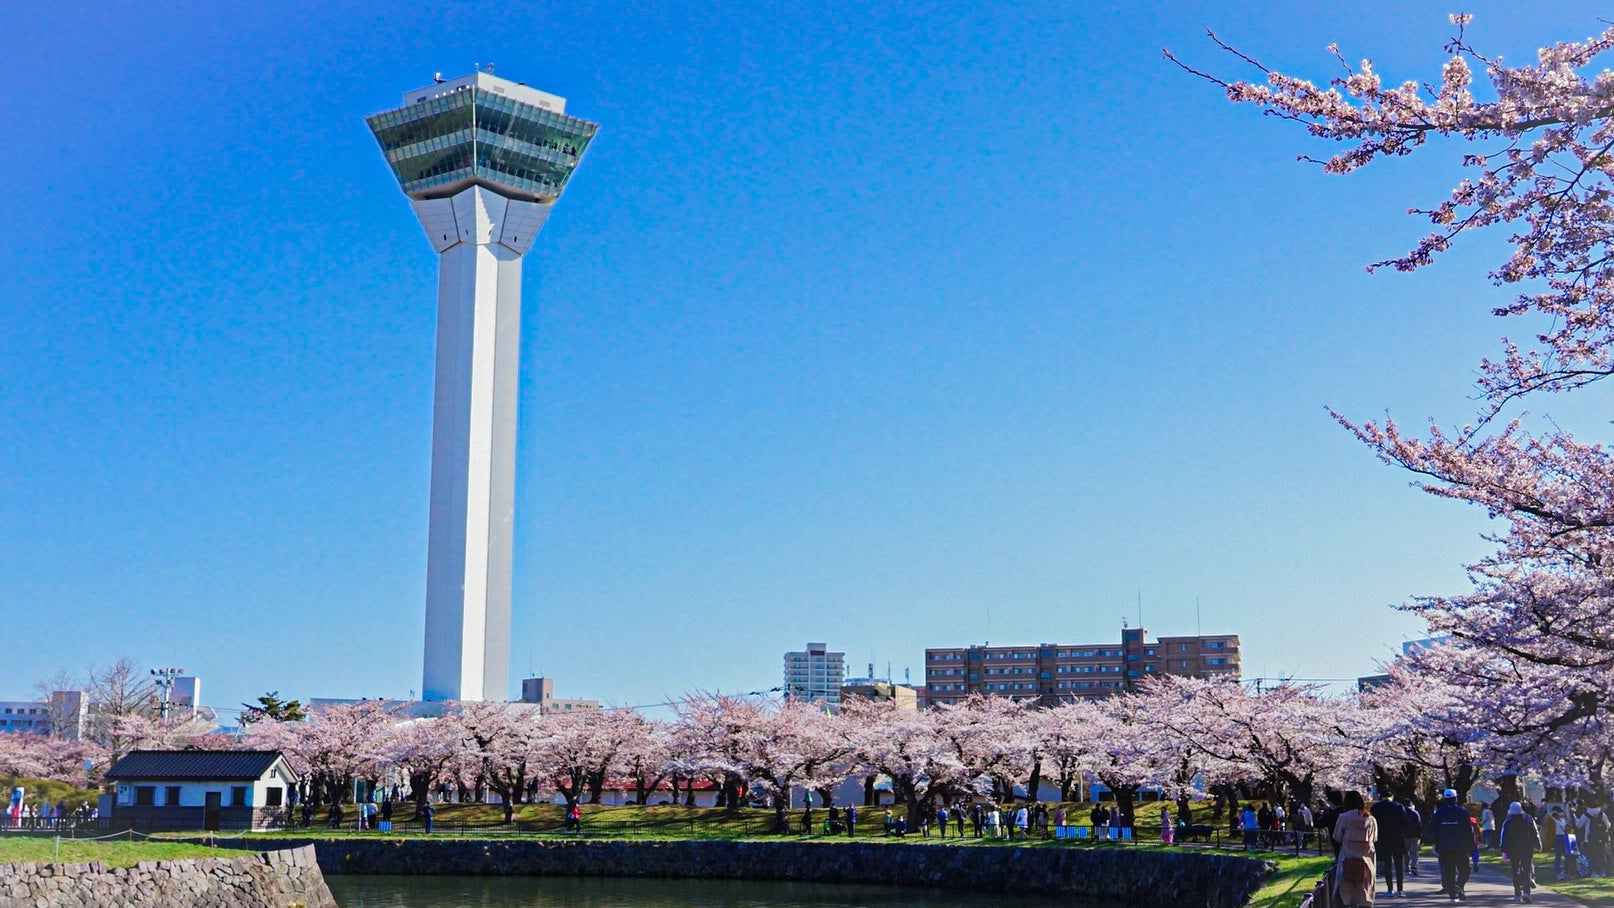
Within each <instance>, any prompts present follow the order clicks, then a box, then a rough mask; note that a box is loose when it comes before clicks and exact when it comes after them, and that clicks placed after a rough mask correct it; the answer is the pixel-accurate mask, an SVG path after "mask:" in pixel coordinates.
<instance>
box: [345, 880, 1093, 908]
mask: <svg viewBox="0 0 1614 908" xmlns="http://www.w3.org/2000/svg"><path fill="white" fill-rule="evenodd" d="M325 879H326V882H328V883H329V884H330V886H331V891H332V892H333V893H334V894H335V895H336V900H337V902H338V903H340V904H341V906H342V908H559V906H565V908H884V906H893V908H895V906H899V905H900V906H904V908H1003V905H1004V899H1005V898H1006V897H1012V904H1013V905H1014V906H1015V908H1054V906H1056V905H1057V906H1061V908H1070V906H1071V905H1072V901H1071V900H1070V899H1068V898H1064V899H1058V898H1054V897H1052V896H1034V895H1032V896H1028V895H1027V894H1025V893H1008V892H955V891H950V890H940V889H907V888H901V887H896V886H868V885H860V884H830V883H759V882H750V881H735V880H637V879H598V878H593V877H525V876H523V877H481V876H339V875H336V874H332V875H330V876H327V877H326V878H325ZM1089 908H1092V906H1089Z"/></svg>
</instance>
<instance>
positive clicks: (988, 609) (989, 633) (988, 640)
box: [985, 602, 992, 646]
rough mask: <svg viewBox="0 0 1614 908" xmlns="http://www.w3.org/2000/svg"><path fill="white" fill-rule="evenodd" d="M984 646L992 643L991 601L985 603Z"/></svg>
mask: <svg viewBox="0 0 1614 908" xmlns="http://www.w3.org/2000/svg"><path fill="white" fill-rule="evenodd" d="M985 645H986V646H991V645H992V603H990V602H988V603H987V604H986V643H985Z"/></svg>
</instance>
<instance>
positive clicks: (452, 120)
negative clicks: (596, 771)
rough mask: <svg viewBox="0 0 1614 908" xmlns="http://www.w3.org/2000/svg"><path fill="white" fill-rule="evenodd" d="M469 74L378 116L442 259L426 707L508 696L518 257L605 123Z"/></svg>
mask: <svg viewBox="0 0 1614 908" xmlns="http://www.w3.org/2000/svg"><path fill="white" fill-rule="evenodd" d="M565 104H566V102H565V100H564V99H563V98H559V97H556V96H555V95H550V94H546V93H544V92H539V91H536V90H534V89H531V88H527V87H526V86H524V85H519V84H517V83H514V82H510V81H508V80H505V79H498V78H495V77H493V76H492V75H488V74H485V73H473V74H472V75H470V76H466V77H464V78H461V79H455V80H452V81H450V82H443V83H438V84H436V85H433V86H432V87H431V88H429V89H421V90H418V91H414V92H410V93H409V94H407V95H405V96H404V106H403V107H402V108H399V109H397V110H393V111H388V112H386V113H382V114H377V115H375V116H373V117H370V118H369V121H368V122H369V124H370V128H371V129H372V130H373V131H374V132H375V135H376V139H377V141H379V142H380V143H381V147H382V150H383V151H384V152H385V153H386V156H387V160H388V162H389V163H390V164H391V165H392V168H393V170H394V172H395V173H396V175H397V176H398V181H399V184H400V185H401V186H402V187H403V189H404V191H405V192H406V193H407V194H408V195H409V197H410V199H411V205H412V206H413V208H414V210H415V215H416V217H418V218H419V219H420V225H421V227H422V228H424V230H425V231H426V237H427V239H428V240H430V241H431V244H432V248H433V249H435V250H436V251H437V253H438V255H439V263H438V284H437V366H436V378H435V382H436V384H435V392H434V397H433V409H432V477H431V517H430V520H431V525H430V533H429V541H428V551H427V557H426V562H427V564H426V634H425V659H424V671H423V674H424V678H423V682H422V696H423V698H424V699H426V700H503V699H507V698H508V695H509V690H508V687H509V661H510V588H511V573H512V567H513V564H512V561H513V555H514V545H513V542H514V539H513V532H514V517H515V455H516V398H517V395H518V385H519V382H518V379H519V371H520V370H519V361H520V338H521V257H522V255H523V254H524V253H525V252H526V251H527V250H528V249H530V248H532V242H533V238H534V237H535V236H537V234H538V231H539V229H540V228H542V226H543V223H544V220H545V219H546V218H547V217H548V216H549V211H550V209H551V208H552V207H553V206H554V203H555V201H556V199H557V198H558V197H559V195H560V192H561V190H562V189H563V188H564V187H565V184H566V181H567V179H568V178H569V177H570V176H571V173H572V170H573V169H575V167H576V166H577V162H578V160H579V159H580V158H581V156H582V153H583V150H584V148H585V147H586V146H587V144H588V142H589V140H590V139H592V137H593V135H594V132H595V130H596V129H597V127H596V126H595V124H593V123H589V122H587V121H584V120H577V119H575V118H572V117H567V116H565V115H564V112H565Z"/></svg>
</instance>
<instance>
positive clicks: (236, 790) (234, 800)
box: [230, 785, 251, 807]
mask: <svg viewBox="0 0 1614 908" xmlns="http://www.w3.org/2000/svg"><path fill="white" fill-rule="evenodd" d="M249 790H250V789H248V788H247V786H245V785H236V786H233V787H231V788H230V806H231V807H250V806H251V804H250V803H249V801H248V798H247V792H248V791H249Z"/></svg>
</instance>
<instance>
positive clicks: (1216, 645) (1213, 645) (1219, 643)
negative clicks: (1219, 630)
mask: <svg viewBox="0 0 1614 908" xmlns="http://www.w3.org/2000/svg"><path fill="white" fill-rule="evenodd" d="M1225 645H1226V644H1224V643H1223V642H1222V641H1220V640H1212V641H1210V642H1208V643H1206V644H1205V648H1206V649H1221V648H1222V647H1223V646H1225Z"/></svg>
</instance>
